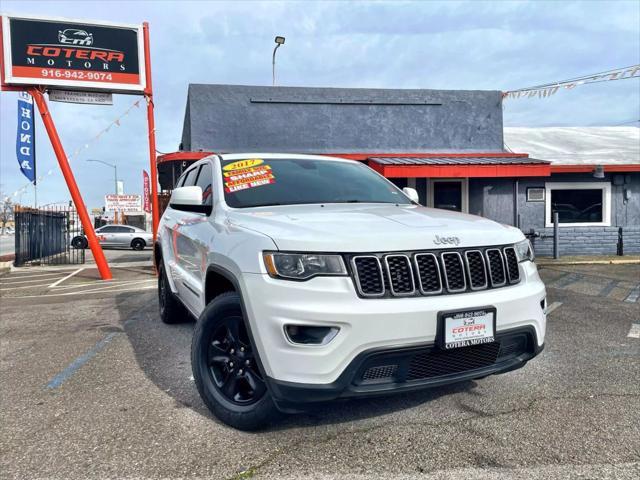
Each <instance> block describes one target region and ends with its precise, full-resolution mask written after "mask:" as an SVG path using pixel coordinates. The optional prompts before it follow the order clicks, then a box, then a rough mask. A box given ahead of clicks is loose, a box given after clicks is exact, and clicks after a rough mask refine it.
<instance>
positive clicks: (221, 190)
mask: <svg viewBox="0 0 640 480" xmlns="http://www.w3.org/2000/svg"><path fill="white" fill-rule="evenodd" d="M155 261H156V266H157V268H158V271H159V288H158V291H159V300H160V313H161V317H162V320H163V321H164V322H165V323H175V322H179V321H183V320H185V319H187V318H189V315H188V314H187V313H186V312H185V309H186V310H188V311H189V312H190V313H191V314H192V315H193V316H195V317H196V318H197V319H198V321H197V324H196V328H195V332H194V335H193V343H192V351H191V361H192V368H193V376H194V379H195V382H196V385H197V387H198V390H199V392H200V395H201V396H202V398H203V400H204V402H205V403H206V404H207V406H208V407H209V408H210V409H211V411H212V412H213V413H214V414H215V415H216V416H217V417H218V418H219V419H221V420H222V421H223V422H225V423H227V424H229V425H232V426H234V427H236V428H240V429H255V428H258V427H261V426H263V425H265V424H266V423H267V422H269V420H270V419H271V418H272V417H273V414H274V413H275V412H276V411H277V410H280V411H284V412H293V411H300V410H304V409H305V408H307V409H308V408H309V406H310V405H313V403H314V402H321V401H326V400H332V399H338V398H350V397H360V396H368V395H381V394H387V393H392V392H406V391H410V390H416V389H421V388H426V387H435V386H439V385H444V384H447V383H452V382H458V381H463V380H470V379H477V378H481V377H485V376H487V375H491V374H494V373H502V372H506V371H510V370H514V369H516V368H520V367H522V366H524V365H525V364H526V363H527V361H529V360H530V359H531V358H533V357H534V356H536V355H537V354H538V353H540V351H541V350H542V348H543V346H544V335H545V324H546V316H545V308H546V301H545V287H544V284H543V283H542V281H541V280H540V277H539V276H538V272H537V269H536V266H535V264H534V263H533V251H532V249H531V245H530V244H529V242H528V240H526V239H525V237H524V236H523V234H522V232H521V231H520V230H518V229H516V228H513V227H510V226H506V225H500V224H498V223H495V222H493V221H490V220H487V219H484V218H481V217H477V216H472V215H466V214H461V213H457V212H451V211H447V210H437V209H431V208H425V207H422V206H420V205H418V204H417V194H416V192H415V190H412V189H404V190H400V189H398V188H397V187H396V186H395V185H393V184H392V183H391V182H389V181H388V180H387V179H385V178H384V177H382V176H380V175H378V174H377V173H376V172H374V171H373V170H372V169H370V168H369V167H367V166H366V165H364V164H361V163H359V162H356V161H352V160H344V159H339V158H332V157H321V156H310V155H292V154H242V155H240V154H234V155H212V156H209V157H206V158H204V159H203V160H200V161H199V162H197V163H195V164H193V165H192V166H191V167H190V168H189V169H188V170H187V171H185V172H184V174H183V175H182V177H181V178H180V179H179V180H178V183H177V184H176V188H175V190H174V191H173V193H172V196H171V200H170V204H169V206H168V207H167V209H166V211H165V213H164V215H163V216H162V221H161V223H160V229H159V235H158V242H157V243H156V245H155Z"/></svg>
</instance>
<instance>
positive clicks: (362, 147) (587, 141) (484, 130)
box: [158, 84, 640, 255]
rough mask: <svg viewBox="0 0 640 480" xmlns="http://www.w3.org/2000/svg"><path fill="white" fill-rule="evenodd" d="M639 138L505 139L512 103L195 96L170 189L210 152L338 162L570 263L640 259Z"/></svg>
mask: <svg viewBox="0 0 640 480" xmlns="http://www.w3.org/2000/svg"><path fill="white" fill-rule="evenodd" d="M639 131H640V129H638V128H636V127H581V128H577V127H576V128H506V129H505V128H503V109H502V93H501V92H499V91H475V90H474V91H464V90H389V89H344V88H301V87H258V86H239V85H200V84H198V85H190V86H189V91H188V97H187V105H186V112H185V119H184V126H183V132H182V142H181V144H180V148H179V150H178V151H177V152H174V153H170V154H166V155H162V156H160V157H159V158H158V170H159V177H160V184H161V187H162V189H163V190H165V191H168V190H171V189H172V188H173V185H174V184H175V181H176V180H177V179H178V177H179V176H180V174H181V173H182V171H183V170H184V169H185V168H186V167H187V166H188V165H190V164H191V163H192V162H194V161H196V160H197V159H199V158H202V157H203V156H205V155H208V154H209V153H211V152H216V153H236V152H264V153H267V152H285V153H286V152H291V153H310V154H327V155H336V156H340V157H344V158H350V159H353V160H357V161H361V162H365V163H367V164H368V165H369V166H370V167H371V168H373V169H374V170H376V171H378V172H379V173H381V174H382V175H384V176H385V177H387V178H389V179H390V180H391V181H392V182H394V183H395V184H396V185H398V186H399V187H405V186H409V187H413V188H415V189H416V190H417V191H418V194H419V197H420V203H421V204H423V205H426V206H429V207H436V208H446V209H451V210H457V211H461V212H468V213H471V214H475V215H481V216H484V217H487V218H490V219H493V220H496V221H498V222H501V223H505V224H510V225H516V226H518V227H519V228H521V229H522V230H523V231H524V232H525V233H527V234H530V236H531V238H532V240H533V242H534V246H535V249H536V252H537V253H538V254H540V255H549V254H551V252H552V247H553V228H552V227H553V224H552V221H553V220H552V219H553V212H554V211H557V212H558V217H559V244H560V252H561V253H562V254H564V255H577V254H616V252H617V251H618V250H619V248H620V238H622V243H623V246H624V253H625V254H629V253H640V134H639Z"/></svg>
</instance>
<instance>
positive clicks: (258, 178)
mask: <svg viewBox="0 0 640 480" xmlns="http://www.w3.org/2000/svg"><path fill="white" fill-rule="evenodd" d="M260 162H262V160H260ZM227 166H228V165H227ZM223 175H224V177H225V178H224V187H225V188H224V191H225V192H227V193H233V192H237V191H239V190H246V189H248V188H255V187H261V186H262V185H270V184H272V183H276V180H275V177H274V176H273V172H272V171H271V166H269V165H261V166H259V167H248V168H243V169H238V170H233V171H232V172H223Z"/></svg>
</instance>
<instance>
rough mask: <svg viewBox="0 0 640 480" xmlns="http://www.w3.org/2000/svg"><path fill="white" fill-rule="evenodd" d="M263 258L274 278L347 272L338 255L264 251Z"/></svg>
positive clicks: (297, 278) (293, 277)
mask: <svg viewBox="0 0 640 480" xmlns="http://www.w3.org/2000/svg"><path fill="white" fill-rule="evenodd" d="M263 258H264V264H265V266H266V267H267V272H269V275H271V276H272V277H274V278H285V279H290V280H308V279H309V278H311V277H315V276H318V275H346V274H347V269H346V267H345V266H344V261H343V260H342V257H341V256H340V255H324V254H317V253H269V252H265V253H264V254H263Z"/></svg>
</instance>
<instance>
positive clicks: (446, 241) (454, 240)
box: [433, 235, 460, 247]
mask: <svg viewBox="0 0 640 480" xmlns="http://www.w3.org/2000/svg"><path fill="white" fill-rule="evenodd" d="M433 243H435V244H436V245H455V246H456V247H457V246H458V245H460V239H459V238H458V237H441V236H440V235H436V238H435V239H434V240H433Z"/></svg>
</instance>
